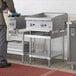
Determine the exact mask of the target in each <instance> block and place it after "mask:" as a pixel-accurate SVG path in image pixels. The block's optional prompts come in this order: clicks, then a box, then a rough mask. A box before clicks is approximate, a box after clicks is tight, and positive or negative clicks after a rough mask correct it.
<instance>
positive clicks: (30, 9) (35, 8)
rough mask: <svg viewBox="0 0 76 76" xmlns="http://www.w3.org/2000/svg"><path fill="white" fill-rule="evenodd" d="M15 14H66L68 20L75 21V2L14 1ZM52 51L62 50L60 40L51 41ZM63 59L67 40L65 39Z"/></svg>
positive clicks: (75, 0)
mask: <svg viewBox="0 0 76 76" xmlns="http://www.w3.org/2000/svg"><path fill="white" fill-rule="evenodd" d="M14 4H15V7H16V10H17V12H19V13H21V14H22V15H28V14H35V13H40V12H66V13H68V14H69V20H74V19H76V0H14ZM52 50H62V38H57V39H54V40H52ZM65 58H67V38H66V37H65Z"/></svg>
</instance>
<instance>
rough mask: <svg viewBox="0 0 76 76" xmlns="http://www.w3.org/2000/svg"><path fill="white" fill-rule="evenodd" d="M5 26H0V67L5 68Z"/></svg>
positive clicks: (6, 64)
mask: <svg viewBox="0 0 76 76" xmlns="http://www.w3.org/2000/svg"><path fill="white" fill-rule="evenodd" d="M6 30H7V28H6V26H4V25H0V67H7V66H9V64H8V63H7V60H6V59H7V40H6Z"/></svg>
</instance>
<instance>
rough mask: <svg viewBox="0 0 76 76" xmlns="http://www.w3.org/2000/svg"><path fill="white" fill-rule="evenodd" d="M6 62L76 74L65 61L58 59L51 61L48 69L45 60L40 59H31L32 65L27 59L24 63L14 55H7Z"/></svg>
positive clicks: (19, 57)
mask: <svg viewBox="0 0 76 76" xmlns="http://www.w3.org/2000/svg"><path fill="white" fill-rule="evenodd" d="M8 61H9V62H11V63H17V64H22V65H29V66H37V67H42V68H48V69H55V70H60V71H65V72H70V73H76V70H72V69H71V65H69V64H67V61H64V62H63V61H62V60H58V59H53V60H52V64H51V67H48V65H47V60H42V59H32V63H31V64H29V63H28V57H26V58H25V62H24V63H22V62H21V56H16V55H8Z"/></svg>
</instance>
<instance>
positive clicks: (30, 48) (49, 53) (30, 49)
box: [28, 31, 64, 67]
mask: <svg viewBox="0 0 76 76" xmlns="http://www.w3.org/2000/svg"><path fill="white" fill-rule="evenodd" d="M30 34H31V31H30ZM28 36H29V35H28ZM29 38H30V45H29V63H30V64H31V62H32V58H40V59H47V60H48V66H49V67H50V66H51V60H52V58H53V57H57V56H60V55H62V54H63V55H62V59H63V60H64V35H63V45H62V46H63V52H62V53H58V54H56V55H55V56H52V50H51V39H52V38H51V34H50V36H49V38H50V49H49V51H48V56H47V57H44V56H40V55H39V56H40V57H39V56H36V55H34V54H32V48H33V45H32V39H33V38H34V37H32V35H30V37H29ZM35 38H36V37H35ZM46 38H47V39H48V36H47V37H46Z"/></svg>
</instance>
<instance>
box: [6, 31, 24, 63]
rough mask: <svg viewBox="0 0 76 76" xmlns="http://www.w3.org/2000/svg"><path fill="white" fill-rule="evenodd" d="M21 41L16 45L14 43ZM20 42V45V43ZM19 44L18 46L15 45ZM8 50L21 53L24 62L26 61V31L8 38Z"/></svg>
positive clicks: (10, 52) (11, 52) (12, 52)
mask: <svg viewBox="0 0 76 76" xmlns="http://www.w3.org/2000/svg"><path fill="white" fill-rule="evenodd" d="M17 41H20V43H16V45H15V44H14V43H15V42H17ZM12 42H13V45H12V44H9V43H12ZM19 44H20V45H19ZM15 46H17V47H15ZM7 50H8V51H7V52H8V54H16V55H21V60H22V63H24V55H25V41H24V32H22V33H20V34H19V33H16V34H14V35H11V36H9V40H8V48H7Z"/></svg>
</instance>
